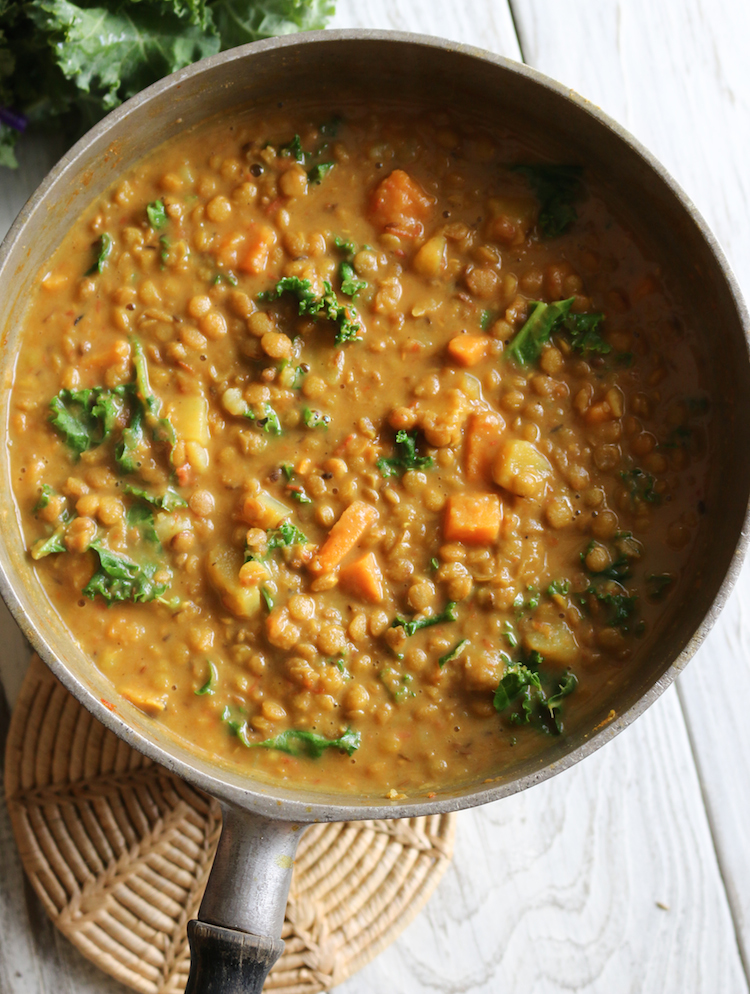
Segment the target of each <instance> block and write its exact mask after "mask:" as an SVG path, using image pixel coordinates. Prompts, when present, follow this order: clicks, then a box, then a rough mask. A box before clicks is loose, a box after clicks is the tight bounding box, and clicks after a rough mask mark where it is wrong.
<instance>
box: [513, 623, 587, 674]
mask: <svg viewBox="0 0 750 994" xmlns="http://www.w3.org/2000/svg"><path fill="white" fill-rule="evenodd" d="M521 641H522V643H523V647H524V649H526V651H527V652H538V653H540V654H541V655H542V656H544V658H545V659H546V660H549V662H552V663H560V664H561V665H563V666H570V665H572V664H573V663H574V662H575V661H576V660H577V659H578V652H579V650H578V643H577V642H576V640H575V637H574V635H573V632H572V631H571V630H570V628H568V626H567V624H566V623H565V622H564V621H563V620H562V619H561V618H556V619H555V620H554V621H540V620H538V619H530V620H529V621H527V622H526V623H525V624H524V625H523V627H522V631H521Z"/></svg>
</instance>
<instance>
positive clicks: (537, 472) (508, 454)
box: [492, 438, 552, 497]
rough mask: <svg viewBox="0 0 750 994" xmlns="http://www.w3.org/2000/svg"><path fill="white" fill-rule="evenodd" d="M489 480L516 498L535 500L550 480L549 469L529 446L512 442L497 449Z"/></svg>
mask: <svg viewBox="0 0 750 994" xmlns="http://www.w3.org/2000/svg"><path fill="white" fill-rule="evenodd" d="M492 478H493V480H494V481H495V483H497V484H498V485H499V486H501V487H503V488H504V489H505V490H509V491H510V492H511V493H512V494H517V495H518V496H519V497H539V496H540V495H541V494H542V493H543V492H544V490H545V488H546V486H547V482H548V481H549V480H550V479H551V478H552V467H551V466H550V464H549V462H548V461H547V458H546V456H543V455H542V453H541V452H539V450H538V449H536V448H535V447H534V446H533V445H532V444H531V442H524V441H523V440H521V439H518V438H514V439H509V440H508V441H507V442H505V443H504V444H503V445H502V446H501V448H500V452H499V454H498V457H497V459H496V460H495V465H494V466H493V468H492Z"/></svg>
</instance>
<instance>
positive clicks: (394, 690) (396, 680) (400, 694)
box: [378, 656, 416, 703]
mask: <svg viewBox="0 0 750 994" xmlns="http://www.w3.org/2000/svg"><path fill="white" fill-rule="evenodd" d="M399 658H400V659H403V656H400V657H399ZM378 676H379V677H380V682H381V683H382V684H383V686H384V687H385V689H386V690H387V691H388V693H389V694H390V695H391V697H392V698H393V699H394V701H398V702H399V703H400V702H401V701H403V700H405V699H406V698H407V697H416V694H415V693H414V691H413V690H410V689H409V684H410V683H412V681H413V680H414V677H413V676H412V675H411V673H399V672H398V670H394V669H393V667H392V666H386V667H385V669H382V670H381V671H380V673H378Z"/></svg>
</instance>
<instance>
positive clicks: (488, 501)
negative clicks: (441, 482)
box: [443, 494, 503, 545]
mask: <svg viewBox="0 0 750 994" xmlns="http://www.w3.org/2000/svg"><path fill="white" fill-rule="evenodd" d="M502 520H503V505H502V504H501V503H500V498H499V497H498V496H497V495H496V494H457V495H455V496H453V497H449V498H448V503H447V505H446V511H445V521H444V523H443V531H444V533H445V537H446V539H447V540H448V541H449V542H464V543H465V544H466V545H490V543H492V542H494V541H496V539H497V537H498V535H499V534H500V525H501V523H502Z"/></svg>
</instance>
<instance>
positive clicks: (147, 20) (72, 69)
mask: <svg viewBox="0 0 750 994" xmlns="http://www.w3.org/2000/svg"><path fill="white" fill-rule="evenodd" d="M334 10H335V4H334V0H76V2H71V0H0V165H3V166H11V167H15V166H16V165H17V162H16V157H15V152H14V148H15V144H16V141H17V139H18V136H19V134H20V133H21V131H23V130H24V129H25V127H26V126H27V124H28V125H30V126H31V127H44V128H49V127H54V128H62V129H63V131H64V133H65V135H66V136H67V137H68V138H69V139H70V140H71V141H74V140H75V139H76V138H78V137H79V136H80V135H81V134H83V132H84V131H86V130H87V129H88V128H90V127H91V126H92V125H93V124H95V123H96V122H97V121H98V120H99V119H100V118H101V117H103V116H104V115H105V114H106V113H107V112H108V111H110V110H112V108H113V107H117V105H118V104H120V103H122V101H123V100H127V99H128V97H132V96H133V95H134V94H136V93H138V91H139V90H142V89H143V88H144V87H145V86H148V85H149V84H150V83H154V82H155V81H156V80H158V79H161V77H162V76H166V75H168V74H169V73H172V72H175V71H176V70H178V69H183V68H184V67H185V66H188V65H190V64H191V63H192V62H196V61H197V60H198V59H203V58H206V56H209V55H215V54H216V53H217V52H220V51H223V50H224V49H227V48H233V47H235V46H236V45H244V44H246V43H247V42H251V41H257V40H258V39H259V38H268V37H271V36H272V35H283V34H291V33H292V32H294V31H311V30H314V29H316V28H323V27H325V25H326V23H327V22H328V20H329V18H330V17H331V16H332V15H333V13H334Z"/></svg>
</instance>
